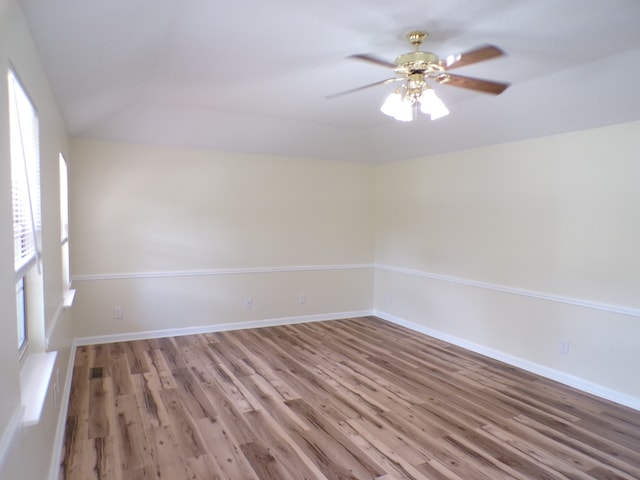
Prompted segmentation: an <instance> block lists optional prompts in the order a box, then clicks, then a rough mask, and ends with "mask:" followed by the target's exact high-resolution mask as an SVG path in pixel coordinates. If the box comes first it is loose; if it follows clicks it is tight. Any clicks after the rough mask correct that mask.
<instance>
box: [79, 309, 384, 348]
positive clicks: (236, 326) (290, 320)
mask: <svg viewBox="0 0 640 480" xmlns="http://www.w3.org/2000/svg"><path fill="white" fill-rule="evenodd" d="M371 313H372V312H371V310H361V311H355V312H338V313H323V314H318V315H303V316H299V317H283V318H271V319H266V320H251V321H248V322H234V323H220V324H213V325H204V326H201V327H185V328H169V329H166V330H147V331H142V332H131V333H122V334H114V335H97V336H92V337H78V338H76V339H74V341H73V344H74V345H75V346H81V345H97V344H101V343H115V342H130V341H133V340H145V339H149V338H164V337H180V336H184V335H197V334H200V333H212V332H224V331H228V330H246V329H248V328H262V327H275V326H278V325H294V324H296V323H310V322H323V321H327V320H340V319H342V318H352V317H364V316H366V315H371Z"/></svg>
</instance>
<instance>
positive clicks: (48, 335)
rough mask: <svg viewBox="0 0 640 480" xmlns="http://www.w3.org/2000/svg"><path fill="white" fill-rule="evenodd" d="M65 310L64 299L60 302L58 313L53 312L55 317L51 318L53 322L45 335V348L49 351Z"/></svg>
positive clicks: (48, 325)
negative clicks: (50, 342) (50, 343)
mask: <svg viewBox="0 0 640 480" xmlns="http://www.w3.org/2000/svg"><path fill="white" fill-rule="evenodd" d="M63 309H64V298H63V299H62V300H61V301H60V303H59V304H58V306H57V307H56V311H55V312H53V316H52V317H51V322H49V323H48V324H47V330H46V331H45V333H44V348H45V349H47V350H48V349H49V341H50V340H51V337H52V336H53V332H54V331H55V329H56V326H57V325H58V320H60V317H61V316H62V311H63Z"/></svg>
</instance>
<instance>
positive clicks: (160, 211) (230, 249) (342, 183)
mask: <svg viewBox="0 0 640 480" xmlns="http://www.w3.org/2000/svg"><path fill="white" fill-rule="evenodd" d="M71 164H72V173H71V182H70V183H71V187H70V188H71V192H70V197H71V204H72V206H71V217H72V221H71V232H70V236H71V239H72V244H73V252H72V270H73V274H74V278H75V279H76V281H75V283H74V286H75V287H76V288H77V289H78V295H77V306H76V308H75V312H76V318H77V319H78V322H77V328H76V333H77V335H78V336H92V335H105V334H116V333H127V332H140V331H151V330H158V329H172V328H173V329H175V328H187V327H198V326H205V325H215V324H227V323H233V322H238V321H249V320H262V319H276V318H289V317H303V316H308V315H320V314H325V315H326V314H332V313H341V312H351V311H362V310H370V308H371V303H372V291H373V289H372V286H373V269H372V268H370V266H371V264H372V263H373V256H374V252H373V215H374V195H373V185H374V167H373V166H371V165H362V164H350V163H344V162H328V161H316V160H307V159H296V158H280V157H269V156H258V155H238V154H229V153H218V152H211V151H204V150H187V149H171V148H161V147H150V146H140V145H125V144H115V143H106V142H98V141H89V140H75V141H73V144H72V155H71ZM353 266H363V268H345V267H353ZM366 266H369V268H366ZM298 267H309V268H305V269H304V270H303V271H299V270H297V268H298ZM288 269H290V270H291V269H292V271H287V270H288ZM221 270H224V271H225V272H227V273H224V272H221ZM229 270H231V273H229V272H228V271H229ZM238 270H242V271H243V272H238ZM246 270H249V271H250V272H246ZM256 270H260V272H256ZM282 270H285V271H282ZM194 273H195V274H194ZM114 277H115V278H114ZM129 277H135V278H129ZM300 295H304V296H305V297H306V302H305V303H304V304H302V305H301V304H299V302H298V299H299V296H300ZM247 297H251V298H253V300H254V304H253V307H252V308H251V309H247V308H245V306H244V303H243V302H244V299H245V298H247ZM115 306H120V307H122V309H123V314H124V318H123V319H121V320H117V319H114V318H113V308H114V307H115Z"/></svg>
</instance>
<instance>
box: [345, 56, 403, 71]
mask: <svg viewBox="0 0 640 480" xmlns="http://www.w3.org/2000/svg"><path fill="white" fill-rule="evenodd" d="M347 58H355V59H357V60H364V61H365V62H369V63H375V64H376V65H381V66H383V67H388V68H397V67H398V66H397V65H396V64H395V63H391V62H387V61H386V60H383V59H381V58H378V57H374V56H373V55H369V54H367V53H357V54H355V55H349V56H348V57H347Z"/></svg>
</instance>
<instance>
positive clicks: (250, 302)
mask: <svg viewBox="0 0 640 480" xmlns="http://www.w3.org/2000/svg"><path fill="white" fill-rule="evenodd" d="M244 308H253V298H251V297H247V298H245V299H244Z"/></svg>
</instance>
